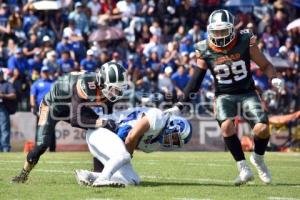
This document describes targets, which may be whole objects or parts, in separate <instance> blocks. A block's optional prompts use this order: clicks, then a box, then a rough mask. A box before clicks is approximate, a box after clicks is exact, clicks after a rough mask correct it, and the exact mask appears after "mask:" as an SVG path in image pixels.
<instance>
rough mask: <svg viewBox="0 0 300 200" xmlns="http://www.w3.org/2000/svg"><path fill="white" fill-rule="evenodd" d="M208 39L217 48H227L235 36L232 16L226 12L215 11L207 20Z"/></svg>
mask: <svg viewBox="0 0 300 200" xmlns="http://www.w3.org/2000/svg"><path fill="white" fill-rule="evenodd" d="M207 32H208V39H209V40H210V41H211V42H212V43H213V44H214V45H215V46H217V47H225V46H227V45H228V44H229V43H230V42H231V41H232V40H233V39H234V36H235V31H234V16H233V15H232V14H231V13H230V12H228V11H227V10H216V11H214V12H212V13H211V14H210V16H209V18H208V25H207Z"/></svg>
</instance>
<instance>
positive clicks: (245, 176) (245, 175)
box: [234, 160, 254, 186]
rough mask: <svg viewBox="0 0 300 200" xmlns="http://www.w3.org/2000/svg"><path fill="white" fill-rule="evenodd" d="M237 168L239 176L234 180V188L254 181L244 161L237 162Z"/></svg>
mask: <svg viewBox="0 0 300 200" xmlns="http://www.w3.org/2000/svg"><path fill="white" fill-rule="evenodd" d="M237 167H238V170H239V172H240V174H239V175H238V177H236V179H235V180H234V185H235V186H239V185H243V184H246V183H247V182H249V181H252V180H253V179H254V176H253V173H252V171H251V169H250V167H249V166H248V164H247V162H246V160H242V161H239V162H237Z"/></svg>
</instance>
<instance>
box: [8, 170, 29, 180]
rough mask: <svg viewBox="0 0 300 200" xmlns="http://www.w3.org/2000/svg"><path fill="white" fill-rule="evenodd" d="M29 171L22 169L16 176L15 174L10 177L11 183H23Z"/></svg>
mask: <svg viewBox="0 0 300 200" xmlns="http://www.w3.org/2000/svg"><path fill="white" fill-rule="evenodd" d="M28 175H29V171H27V170H25V169H22V171H21V173H20V174H19V175H18V176H15V177H13V178H12V179H11V181H10V182H11V183H25V182H26V181H27V179H28Z"/></svg>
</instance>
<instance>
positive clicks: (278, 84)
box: [271, 78, 284, 93]
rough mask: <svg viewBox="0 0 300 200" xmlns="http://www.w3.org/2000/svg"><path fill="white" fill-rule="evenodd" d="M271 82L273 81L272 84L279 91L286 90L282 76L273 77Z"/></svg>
mask: <svg viewBox="0 0 300 200" xmlns="http://www.w3.org/2000/svg"><path fill="white" fill-rule="evenodd" d="M271 83H272V86H274V87H275V88H276V89H277V90H278V92H280V93H281V92H283V90H284V82H283V80H282V79H280V78H273V79H272V81H271Z"/></svg>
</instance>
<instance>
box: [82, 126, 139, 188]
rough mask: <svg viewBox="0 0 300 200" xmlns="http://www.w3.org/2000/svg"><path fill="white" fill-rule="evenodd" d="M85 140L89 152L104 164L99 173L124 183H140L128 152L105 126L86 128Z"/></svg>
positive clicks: (121, 142) (122, 143)
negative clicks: (92, 128)
mask: <svg viewBox="0 0 300 200" xmlns="http://www.w3.org/2000/svg"><path fill="white" fill-rule="evenodd" d="M86 141H87V144H88V147H89V150H90V152H91V154H92V155H93V156H94V157H96V158H97V159H98V160H100V161H101V162H102V163H103V165H104V169H103V171H102V173H99V174H103V175H104V176H106V177H107V178H108V179H109V180H112V181H118V182H121V183H123V184H125V185H137V184H139V183H140V178H139V175H138V174H137V173H136V172H135V171H134V170H133V168H132V165H131V162H130V160H131V157H130V154H129V153H128V151H127V150H126V147H125V144H124V142H123V141H122V140H121V139H120V138H119V137H118V136H117V135H116V134H115V133H113V132H112V131H110V130H108V129H105V128H98V129H95V130H88V131H87V133H86Z"/></svg>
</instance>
